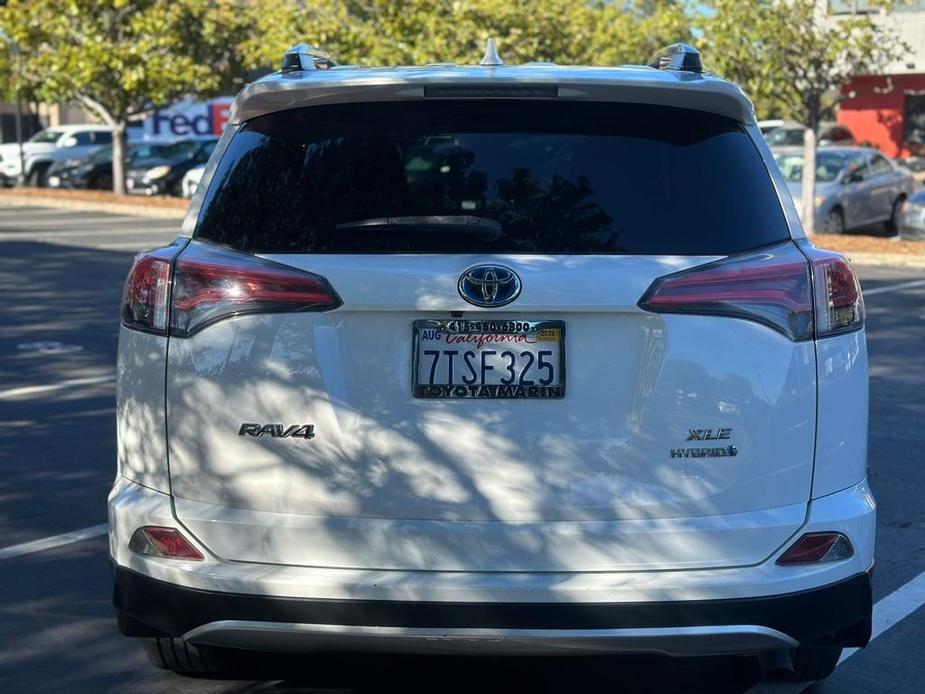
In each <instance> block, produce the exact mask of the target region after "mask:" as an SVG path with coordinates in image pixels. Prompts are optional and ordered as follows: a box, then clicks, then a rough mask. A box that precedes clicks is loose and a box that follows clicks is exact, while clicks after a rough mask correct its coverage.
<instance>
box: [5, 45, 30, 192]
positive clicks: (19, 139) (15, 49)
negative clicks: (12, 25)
mask: <svg viewBox="0 0 925 694" xmlns="http://www.w3.org/2000/svg"><path fill="white" fill-rule="evenodd" d="M0 40H2V41H5V42H6V43H7V45H8V46H9V47H10V52H11V53H12V54H13V57H14V58H15V60H16V143H17V144H18V145H19V176H18V177H17V181H16V183H17V185H23V184H24V183H25V180H26V178H25V176H26V155H25V152H24V151H23V136H22V131H23V128H22V53H21V52H20V50H19V46H18V45H17V43H16V42H15V41H14V40H13V38H12V37H11V36H10V35H9V34H7V33H6V32H5V31H3V29H0Z"/></svg>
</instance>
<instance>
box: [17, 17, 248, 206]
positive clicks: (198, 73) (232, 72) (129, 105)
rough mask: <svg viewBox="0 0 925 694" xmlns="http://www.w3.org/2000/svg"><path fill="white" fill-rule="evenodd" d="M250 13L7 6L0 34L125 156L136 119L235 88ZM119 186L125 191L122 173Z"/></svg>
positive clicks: (32, 77) (38, 88)
mask: <svg viewBox="0 0 925 694" xmlns="http://www.w3.org/2000/svg"><path fill="white" fill-rule="evenodd" d="M246 10H248V6H247V5H245V4H244V3H242V2H234V1H233V0H10V2H9V3H8V4H7V5H6V7H3V8H0V28H2V29H3V30H4V31H5V32H6V33H7V34H8V35H9V36H10V37H11V38H12V39H13V40H14V41H15V42H16V43H17V44H18V46H19V47H20V50H21V52H22V55H23V59H24V61H23V62H24V65H23V74H24V75H25V77H26V79H27V80H28V82H29V85H30V87H31V89H32V90H33V91H34V93H35V95H36V96H37V97H38V98H40V99H43V100H46V101H50V102H57V101H68V100H76V101H78V102H80V103H81V104H82V105H83V106H84V107H85V108H87V109H88V110H89V111H91V112H93V113H94V114H95V115H96V116H97V117H99V118H100V119H101V120H102V121H103V122H104V123H106V124H108V125H110V126H111V127H112V128H113V130H114V132H115V134H116V138H117V140H118V142H116V145H115V146H116V149H117V150H119V149H121V148H122V146H123V145H124V130H125V124H126V119H127V118H128V117H129V116H131V115H132V114H135V113H139V112H141V111H144V110H145V109H147V108H149V107H150V106H151V105H160V104H167V103H170V102H171V101H173V100H175V99H177V98H178V97H180V96H183V95H185V94H188V93H193V94H200V95H208V94H213V93H218V92H220V91H223V90H225V89H228V88H230V87H232V82H233V78H240V76H241V74H242V72H243V65H242V61H241V59H240V55H239V52H238V45H239V44H240V43H241V42H243V40H244V38H245V36H246V35H247V32H248V21H249V20H248V11H246ZM118 154H119V153H118V152H117V156H115V157H114V159H113V161H114V166H115V167H121V165H122V163H123V162H122V158H121V157H120V156H118ZM114 180H115V182H116V186H117V189H118V188H120V187H121V186H122V184H123V182H124V177H123V176H122V175H121V171H119V172H118V174H117V175H116V176H115V177H114Z"/></svg>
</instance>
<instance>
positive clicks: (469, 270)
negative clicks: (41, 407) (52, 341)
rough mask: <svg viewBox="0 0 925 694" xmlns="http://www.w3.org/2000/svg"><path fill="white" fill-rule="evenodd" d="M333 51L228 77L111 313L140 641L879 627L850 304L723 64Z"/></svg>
mask: <svg viewBox="0 0 925 694" xmlns="http://www.w3.org/2000/svg"><path fill="white" fill-rule="evenodd" d="M486 57H487V60H486V61H485V63H487V64H485V63H483V65H480V66H474V67H461V66H445V65H441V66H430V67H421V68H400V69H360V68H352V67H345V68H339V67H333V66H331V64H330V62H329V61H327V60H326V59H324V58H320V57H315V56H313V55H312V54H311V53H310V52H309V51H308V50H307V49H306V48H305V47H300V48H298V49H295V50H294V51H292V52H291V53H289V54H287V56H286V59H285V60H284V69H283V71H282V72H280V73H277V74H274V75H271V76H268V77H266V78H264V79H262V80H260V81H258V82H256V83H254V84H251V85H249V86H248V87H247V88H246V89H244V91H243V92H242V93H241V94H240V95H239V96H238V97H237V100H236V102H235V105H234V110H233V117H232V121H231V124H230V126H229V128H228V130H227V131H226V133H225V135H224V136H223V138H222V140H221V142H220V143H219V146H218V148H217V149H216V152H215V153H214V154H213V156H212V158H211V161H210V163H209V164H208V166H207V169H206V172H205V174H204V176H203V180H202V185H201V186H200V189H199V191H198V192H197V193H196V196H195V197H194V199H193V203H192V206H191V209H190V212H189V215H188V216H187V219H186V222H185V224H184V235H183V236H181V237H180V238H178V239H177V241H176V242H175V243H174V244H172V245H171V246H168V247H166V248H161V249H158V250H154V251H151V252H148V253H144V254H141V255H140V256H138V258H137V259H136V261H135V264H134V266H133V268H132V270H131V272H130V275H129V278H128V281H127V284H126V288H125V297H124V305H123V309H122V329H121V338H120V346H119V365H118V374H119V375H118V399H119V402H118V436H119V460H118V465H119V473H118V478H117V480H116V483H115V486H114V488H113V490H112V494H111V496H110V502H109V503H110V548H111V553H112V560H113V562H114V564H115V579H114V580H115V595H114V601H115V605H116V607H117V609H118V614H119V621H120V625H121V627H122V629H123V632H124V633H125V634H127V635H130V636H140V637H146V638H147V639H149V645H150V652H151V653H152V654H153V657H154V659H155V660H156V662H158V663H159V664H161V665H163V666H166V667H170V668H173V669H177V670H182V671H195V670H204V669H208V667H211V666H214V664H215V663H216V662H219V661H220V658H219V659H216V658H214V657H212V656H216V655H219V654H221V653H223V652H227V650H228V649H236V648H245V649H256V650H267V651H280V650H285V651H315V650H349V651H360V650H367V649H369V650H387V651H406V652H407V651H410V652H430V651H448V652H452V653H493V654H504V653H509V654H541V653H569V654H581V653H584V654H587V653H601V652H659V653H668V654H677V655H692V654H711V653H736V654H755V655H759V654H761V655H762V656H764V657H763V661H764V662H765V663H771V664H775V665H777V666H783V667H786V668H789V670H790V672H791V675H792V676H793V677H796V678H800V679H804V678H819V677H824V676H825V675H827V674H828V673H829V672H830V671H831V670H832V668H833V667H834V666H835V664H836V662H837V659H838V657H839V653H840V651H841V648H842V647H846V646H863V645H865V644H866V643H867V641H868V638H869V634H870V618H871V590H870V571H871V569H872V566H873V551H874V525H875V504H874V500H873V497H872V496H871V492H870V490H869V488H868V484H867V471H866V439H867V353H866V347H865V338H864V308H863V302H862V297H861V293H860V289H859V286H858V282H857V279H856V277H855V275H854V273H853V272H852V269H851V267H850V266H849V264H848V263H847V261H846V260H845V258H844V257H842V256H840V255H836V254H832V253H828V252H824V251H820V250H817V249H816V248H814V247H813V246H812V244H811V243H809V242H808V241H807V239H806V238H805V237H804V234H803V231H802V229H801V227H800V223H799V219H798V217H797V213H796V210H795V209H794V207H793V203H792V200H791V196H790V194H789V192H788V190H787V186H786V184H785V182H784V180H783V179H782V177H781V175H780V172H779V171H778V169H777V167H776V165H775V163H774V159H773V157H772V156H771V154H770V153H769V151H768V148H767V146H766V145H765V143H764V141H763V140H762V138H761V134H760V132H759V130H758V128H757V126H756V124H755V120H754V115H753V111H752V107H751V104H750V103H749V101H748V100H747V99H746V98H745V96H743V94H742V93H741V91H740V90H739V89H738V88H737V87H735V86H734V85H732V84H730V83H728V82H725V81H723V80H721V79H718V78H716V77H713V76H709V75H706V74H703V73H702V72H701V71H700V59H699V55H698V54H697V53H696V51H694V50H693V49H691V48H689V47H686V46H680V45H679V46H673V47H671V48H670V49H669V50H667V51H666V52H665V53H664V54H662V55H661V56H660V57H659V58H658V59H656V60H655V61H654V65H655V67H646V66H628V67H622V68H574V67H557V66H551V65H547V64H544V65H524V66H504V65H501V64H499V61H498V60H495V59H493V58H494V56H493V55H492V52H491V51H489V53H488V54H487V56H486Z"/></svg>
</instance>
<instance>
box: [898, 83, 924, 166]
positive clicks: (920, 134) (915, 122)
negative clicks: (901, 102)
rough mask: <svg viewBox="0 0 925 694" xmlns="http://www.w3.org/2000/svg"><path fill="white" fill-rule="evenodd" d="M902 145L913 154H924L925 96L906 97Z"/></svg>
mask: <svg viewBox="0 0 925 694" xmlns="http://www.w3.org/2000/svg"><path fill="white" fill-rule="evenodd" d="M903 145H904V146H905V147H906V148H907V149H909V150H911V151H913V152H917V153H923V154H925V94H907V95H906V114H905V118H904V119H903Z"/></svg>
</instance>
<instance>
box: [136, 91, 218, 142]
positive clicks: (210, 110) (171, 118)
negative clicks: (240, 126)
mask: <svg viewBox="0 0 925 694" xmlns="http://www.w3.org/2000/svg"><path fill="white" fill-rule="evenodd" d="M232 101H233V99H232V98H231V97H219V98H217V99H211V100H210V101H181V102H179V103H177V104H174V105H173V106H171V107H170V108H165V109H161V110H158V111H155V112H154V113H153V114H152V115H150V116H148V117H147V118H146V119H145V128H144V129H145V135H149V136H153V137H168V138H173V137H192V136H195V135H215V136H216V137H217V136H219V135H221V134H222V131H223V130H224V129H225V125H226V124H227V123H228V115H229V112H230V111H231V103H232Z"/></svg>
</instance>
